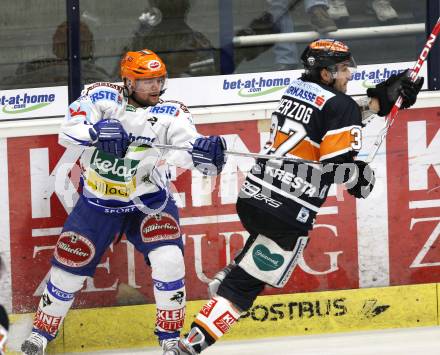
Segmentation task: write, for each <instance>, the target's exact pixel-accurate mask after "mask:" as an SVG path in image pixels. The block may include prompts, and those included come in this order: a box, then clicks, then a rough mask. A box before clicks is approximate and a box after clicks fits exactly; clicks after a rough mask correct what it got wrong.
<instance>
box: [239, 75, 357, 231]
mask: <svg viewBox="0 0 440 355" xmlns="http://www.w3.org/2000/svg"><path fill="white" fill-rule="evenodd" d="M361 122H362V117H361V112H360V109H359V106H358V105H357V104H356V102H355V101H354V100H353V99H352V98H351V97H350V96H348V95H346V94H344V93H341V92H338V91H337V90H334V89H332V88H331V87H329V86H326V85H322V84H317V83H313V82H307V81H302V80H295V81H293V82H292V83H291V84H290V86H289V87H288V88H287V90H286V91H285V92H284V94H283V96H282V98H281V100H280V102H279V105H278V107H277V109H276V110H275V111H274V112H273V114H272V124H271V129H270V138H269V141H268V142H267V143H266V145H265V147H264V151H263V152H264V153H266V154H273V155H279V156H289V157H293V158H299V159H306V160H311V161H314V162H317V163H318V162H324V163H325V162H332V161H338V162H339V163H340V162H350V161H352V157H353V156H354V155H356V154H357V151H358V150H359V149H360V148H361V128H362V124H361ZM350 153H352V154H350ZM341 158H342V161H341ZM331 171H333V169H332V170H331ZM324 172H325V174H324ZM329 176H330V178H329ZM332 183H333V178H332V173H329V171H328V170H326V169H325V166H324V165H322V164H306V163H292V162H287V161H281V160H258V161H257V163H256V165H255V166H254V167H253V168H252V170H251V171H250V172H249V174H248V176H247V178H246V180H245V182H244V184H243V186H242V188H241V191H240V194H239V199H241V200H242V201H241V202H245V203H249V204H251V205H253V206H254V207H256V208H259V209H263V210H265V211H267V212H269V213H272V214H274V215H275V216H276V217H278V218H280V219H282V220H283V221H285V222H287V223H289V224H290V225H292V226H294V227H297V228H298V229H300V230H304V231H307V230H309V229H311V228H312V226H313V223H314V220H315V216H316V214H317V212H318V210H319V208H320V207H321V205H322V204H323V203H324V201H325V199H326V198H327V194H328V190H329V188H330V185H331V184H332Z"/></svg>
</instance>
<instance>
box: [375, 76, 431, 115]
mask: <svg viewBox="0 0 440 355" xmlns="http://www.w3.org/2000/svg"><path fill="white" fill-rule="evenodd" d="M423 82H424V78H423V77H420V78H418V79H417V80H416V81H415V82H412V81H411V79H410V78H409V70H408V69H407V70H405V71H404V72H402V73H400V74H394V75H391V76H390V77H389V78H388V79H387V80H385V81H383V82H381V83H380V84H377V85H376V87H375V88H369V89H368V90H367V95H368V96H369V97H376V98H377V99H378V100H379V105H380V110H379V112H378V113H377V114H378V115H379V116H386V115H388V114H389V113H390V111H391V109H392V108H393V106H394V103H395V102H396V100H397V99H398V97H399V96H400V95H402V99H403V100H402V105H401V106H400V107H401V108H402V109H404V108H408V107H411V106H412V105H414V103H415V102H416V100H417V95H418V94H419V91H420V89H421V88H422V86H423Z"/></svg>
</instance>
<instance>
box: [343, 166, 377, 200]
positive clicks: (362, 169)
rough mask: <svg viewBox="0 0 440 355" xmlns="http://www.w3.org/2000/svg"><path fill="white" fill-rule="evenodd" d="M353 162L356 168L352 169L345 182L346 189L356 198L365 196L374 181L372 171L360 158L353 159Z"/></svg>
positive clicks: (370, 189)
mask: <svg viewBox="0 0 440 355" xmlns="http://www.w3.org/2000/svg"><path fill="white" fill-rule="evenodd" d="M353 163H354V165H355V167H356V169H354V173H353V174H352V175H351V176H350V178H349V181H348V182H346V183H345V185H346V186H347V191H348V193H349V194H350V195H353V196H354V197H356V198H367V197H368V195H369V194H370V193H371V191H372V190H373V187H374V183H375V182H376V177H375V176H374V171H373V169H371V167H370V166H369V165H368V164H367V163H366V162H364V161H362V160H355V161H354V162H353Z"/></svg>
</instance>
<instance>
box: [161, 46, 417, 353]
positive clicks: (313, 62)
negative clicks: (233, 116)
mask: <svg viewBox="0 0 440 355" xmlns="http://www.w3.org/2000/svg"><path fill="white" fill-rule="evenodd" d="M301 59H302V62H303V64H304V67H305V72H304V74H303V75H302V76H301V78H300V79H299V80H294V81H293V82H292V83H291V84H290V86H289V87H288V88H287V90H286V91H285V92H284V94H283V96H282V98H281V100H280V102H279V105H278V107H277V109H276V110H275V111H274V112H273V114H272V125H271V129H270V139H269V142H268V143H267V144H266V146H265V147H264V153H266V154H270V155H278V156H286V157H291V158H297V159H298V160H303V162H292V161H282V160H274V159H272V160H257V162H256V164H255V166H254V167H253V168H252V170H251V171H250V172H249V174H248V175H247V178H246V180H245V182H244V184H243V186H242V188H241V191H240V193H239V197H238V201H237V212H238V215H239V217H240V220H241V222H242V224H243V226H244V227H245V228H246V230H247V231H248V232H249V234H250V235H249V238H248V240H247V241H246V244H245V246H244V248H243V249H242V251H241V252H240V253H239V255H238V256H237V257H236V258H235V260H234V262H233V263H232V264H231V265H229V266H228V267H227V268H226V269H224V270H222V271H221V272H220V273H219V274H217V275H218V276H217V275H216V276H217V277H216V278H217V280H214V281H213V283H211V284H210V291H211V295H212V298H211V299H210V300H209V301H208V303H207V304H205V305H204V306H203V307H202V309H201V310H200V312H199V314H198V315H197V317H196V319H195V320H194V322H193V323H192V325H191V326H192V328H191V330H190V332H189V334H188V335H187V336H186V337H185V338H184V339H181V340H180V341H179V343H178V344H176V346H175V347H174V348H173V349H171V350H169V351H167V352H165V354H167V355H172V354H198V353H200V352H201V351H202V350H204V349H205V348H207V347H208V346H210V345H212V344H213V343H214V342H215V341H216V340H217V339H218V338H220V337H221V336H222V335H223V334H224V333H226V332H227V331H228V330H229V329H230V327H231V326H232V325H233V324H234V323H235V322H236V321H237V319H238V318H239V317H240V315H241V314H242V312H244V311H247V310H248V309H249V308H250V307H251V306H252V303H253V302H254V300H255V299H256V297H257V296H258V295H259V294H260V293H261V292H262V291H263V289H264V287H265V286H266V285H270V286H273V287H279V288H281V287H283V286H284V285H285V284H286V282H287V281H288V279H289V277H290V275H291V274H292V272H293V270H294V268H295V266H296V264H297V261H298V258H299V256H300V255H301V253H302V252H303V250H304V248H305V247H306V245H307V241H308V233H309V231H310V230H311V229H312V228H313V223H314V221H315V217H316V214H317V212H318V210H319V208H320V206H321V205H322V204H323V203H324V202H325V200H326V198H327V194H328V191H329V188H330V186H331V184H333V183H345V184H346V186H347V190H348V192H349V193H350V194H351V195H353V196H355V197H356V198H366V197H367V196H368V195H369V194H370V192H371V190H372V189H373V186H374V182H375V178H374V172H373V170H372V169H371V168H370V166H369V165H368V164H367V163H365V162H363V161H360V160H356V159H355V158H356V155H357V153H358V151H359V149H360V148H361V138H362V136H361V135H362V127H363V126H364V125H365V124H366V122H368V120H369V118H370V117H371V116H372V115H373V114H378V115H380V116H385V115H387V114H388V113H389V112H390V110H391V108H392V106H393V105H394V102H395V101H396V100H397V98H398V96H399V95H402V97H403V104H402V106H401V107H402V108H408V107H410V106H411V105H413V104H414V103H415V101H416V98H417V94H418V92H419V91H420V88H421V87H422V85H423V78H421V79H419V80H418V81H416V82H415V83H413V82H411V80H410V79H409V78H408V76H407V73H406V72H403V73H401V74H399V75H393V76H391V77H390V78H389V79H388V80H386V81H385V82H383V83H381V84H379V85H377V86H376V88H373V89H368V91H367V96H368V97H366V98H365V99H363V100H361V102H360V103H357V102H356V101H354V100H353V99H352V98H351V97H350V96H348V95H346V91H347V83H348V81H349V80H350V79H351V75H352V70H353V69H354V68H355V67H356V64H355V61H354V59H353V56H352V55H351V53H350V50H349V48H348V47H347V46H346V45H345V44H344V43H342V42H340V41H336V40H332V39H319V40H316V41H314V42H312V43H310V44H309V45H308V46H307V48H306V49H305V50H304V52H303V54H302V56H301ZM305 161H307V162H305ZM310 161H312V162H316V163H310ZM217 287H218V289H217Z"/></svg>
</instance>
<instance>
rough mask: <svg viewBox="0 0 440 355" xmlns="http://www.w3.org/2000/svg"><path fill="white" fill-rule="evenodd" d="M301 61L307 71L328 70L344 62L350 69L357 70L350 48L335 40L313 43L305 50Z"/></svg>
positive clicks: (319, 40) (318, 40) (320, 40)
mask: <svg viewBox="0 0 440 355" xmlns="http://www.w3.org/2000/svg"><path fill="white" fill-rule="evenodd" d="M301 61H302V63H303V65H304V67H305V68H306V69H307V70H312V69H318V68H328V67H331V66H334V65H335V64H337V63H342V62H347V63H348V64H349V66H350V67H354V68H356V64H355V61H354V59H353V56H352V55H351V52H350V49H349V48H348V46H347V45H346V44H344V43H343V42H341V41H337V40H335V39H317V40H315V41H313V42H312V43H310V44H309V45H308V46H307V47H306V48H305V49H304V52H303V53H302V54H301Z"/></svg>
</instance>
